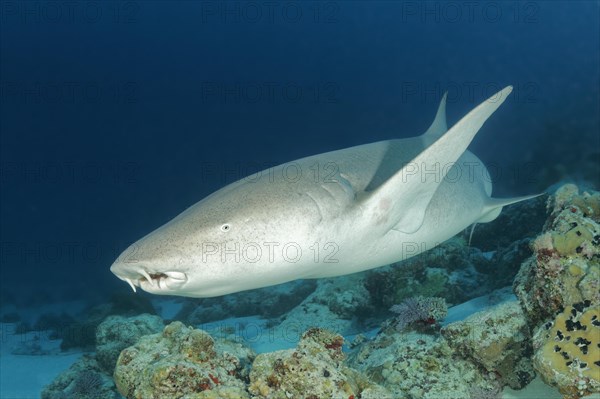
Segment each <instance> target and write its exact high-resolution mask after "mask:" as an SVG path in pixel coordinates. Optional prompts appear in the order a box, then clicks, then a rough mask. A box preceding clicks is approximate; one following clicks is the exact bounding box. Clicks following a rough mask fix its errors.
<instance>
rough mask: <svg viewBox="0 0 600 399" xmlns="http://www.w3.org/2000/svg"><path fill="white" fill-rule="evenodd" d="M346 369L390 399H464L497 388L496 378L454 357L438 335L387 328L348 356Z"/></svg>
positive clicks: (470, 363) (474, 365) (472, 364)
mask: <svg viewBox="0 0 600 399" xmlns="http://www.w3.org/2000/svg"><path fill="white" fill-rule="evenodd" d="M347 364H348V366H350V367H353V368H355V369H357V370H359V371H361V372H363V373H365V374H366V375H367V377H368V378H369V381H372V382H374V383H377V384H380V385H382V386H383V387H384V388H387V389H388V390H389V391H390V393H391V397H392V398H411V399H412V398H415V399H416V398H419V399H421V398H422V399H442V398H443V399H465V398H469V397H470V392H471V389H472V388H473V387H480V388H481V389H482V390H489V391H491V390H495V389H498V382H497V381H496V380H495V378H496V377H495V376H493V375H492V376H489V375H487V374H486V373H485V372H484V371H483V370H481V368H480V367H478V366H477V365H476V364H474V363H473V362H471V361H469V360H467V359H463V358H461V357H455V356H453V351H452V348H450V346H448V344H447V342H446V340H445V339H444V338H443V337H440V336H439V335H432V334H425V333H421V332H417V331H410V332H399V331H398V330H396V329H395V328H392V327H389V328H386V329H384V330H382V331H381V332H380V333H379V334H378V335H377V336H376V337H375V338H374V339H373V340H370V341H368V342H365V343H364V344H361V345H359V346H357V347H356V349H355V350H353V351H352V352H351V353H350V354H349V355H348V362H347Z"/></svg>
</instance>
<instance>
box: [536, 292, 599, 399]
mask: <svg viewBox="0 0 600 399" xmlns="http://www.w3.org/2000/svg"><path fill="white" fill-rule="evenodd" d="M534 347H535V349H536V351H535V355H534V358H533V361H534V364H535V368H536V370H538V371H539V373H540V374H541V377H542V379H543V380H544V381H546V382H547V383H548V384H550V385H552V386H556V387H558V389H559V390H560V391H561V393H563V394H564V395H565V397H567V398H580V397H582V396H584V395H587V394H590V393H594V392H600V306H598V305H596V306H593V307H591V303H590V301H584V302H579V303H576V304H573V305H572V306H568V307H566V308H565V309H564V311H563V312H560V313H559V314H558V315H557V316H556V318H555V319H554V321H551V322H548V323H545V324H544V325H542V326H540V327H539V328H538V330H537V331H536V333H535V335H534Z"/></svg>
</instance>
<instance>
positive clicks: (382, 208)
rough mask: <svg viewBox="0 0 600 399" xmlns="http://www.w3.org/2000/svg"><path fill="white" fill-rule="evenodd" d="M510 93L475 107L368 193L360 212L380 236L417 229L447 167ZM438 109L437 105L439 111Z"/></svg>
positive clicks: (509, 89)
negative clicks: (376, 227) (368, 219)
mask: <svg viewBox="0 0 600 399" xmlns="http://www.w3.org/2000/svg"><path fill="white" fill-rule="evenodd" d="M511 91H512V86H508V87H506V88H504V89H503V90H501V91H500V92H498V93H496V94H495V95H494V96H492V97H490V98H489V99H487V100H486V101H484V102H483V103H481V104H479V105H478V106H477V107H476V108H475V109H473V110H472V111H471V112H469V113H468V114H467V115H466V116H464V117H463V118H462V119H461V120H460V121H459V122H458V123H457V124H455V125H454V126H453V127H452V128H451V129H450V130H448V131H447V132H446V133H445V134H444V135H442V136H441V137H440V138H438V139H437V140H436V141H435V142H434V143H433V144H431V145H430V146H429V147H427V148H426V149H425V150H423V151H422V152H421V153H420V154H419V155H417V156H416V157H415V158H414V159H413V160H412V161H411V162H409V163H408V164H406V165H405V166H404V167H403V168H402V169H400V170H399V171H398V172H396V173H395V174H394V175H393V176H392V177H390V178H389V179H388V180H387V181H386V182H385V183H383V184H382V185H381V186H379V187H378V188H377V189H376V190H374V191H373V192H371V193H369V195H368V196H367V197H366V198H365V199H364V202H363V203H362V204H361V208H362V210H363V212H366V214H367V215H371V216H372V219H373V223H374V224H375V225H378V226H381V228H382V229H383V231H381V233H383V234H385V233H387V232H388V231H389V230H391V229H394V230H398V231H402V232H404V233H409V234H410V233H414V232H415V231H417V230H418V229H419V228H420V227H421V225H422V224H423V221H424V219H425V212H426V210H427V206H428V205H429V202H430V201H431V199H432V198H433V195H434V194H435V191H436V190H437V188H438V186H439V185H440V184H441V183H442V181H443V180H444V177H445V176H446V174H447V173H448V171H449V170H450V167H449V166H451V165H452V164H453V163H454V162H456V160H457V159H458V158H459V157H460V156H461V155H462V153H463V152H464V151H465V150H466V149H467V147H468V146H469V144H470V143H471V140H473V137H475V134H476V133H477V132H478V131H479V129H480V128H481V126H482V125H483V123H484V122H485V121H486V120H487V119H488V118H489V117H490V115H492V114H493V113H494V111H496V109H498V107H499V106H500V104H502V103H503V102H504V100H506V97H507V96H508V95H509V94H510V92H511ZM442 105H443V104H440V108H442ZM437 119H438V118H437V117H436V120H437ZM434 125H436V123H435V122H434ZM434 125H432V127H433V126H434ZM439 125H440V126H441V123H440V124H439ZM433 130H435V128H434V129H433Z"/></svg>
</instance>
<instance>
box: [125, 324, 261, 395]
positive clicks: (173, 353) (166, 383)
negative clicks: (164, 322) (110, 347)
mask: <svg viewBox="0 0 600 399" xmlns="http://www.w3.org/2000/svg"><path fill="white" fill-rule="evenodd" d="M218 349H219V348H218V347H217V346H215V341H214V340H213V338H212V337H211V336H210V335H208V334H207V333H206V332H204V331H202V330H196V329H193V328H191V327H186V326H184V325H183V324H182V323H181V322H173V323H171V324H169V325H168V326H166V327H165V328H164V330H163V331H162V333H159V334H153V335H147V336H144V337H142V338H141V339H140V340H139V341H138V342H137V343H136V344H135V345H133V346H131V347H128V348H126V349H124V350H123V351H122V352H121V355H120V356H119V359H118V361H117V366H116V368H115V372H114V378H115V383H116V385H117V389H118V390H119V392H120V393H121V394H122V395H123V396H125V397H126V398H144V399H146V398H148V399H152V398H156V399H171V398H173V399H174V398H182V397H185V398H190V399H191V398H194V399H200V398H213V397H214V398H247V397H248V394H247V392H246V389H245V384H244V378H245V376H244V371H245V369H244V366H243V363H249V361H250V359H246V360H245V361H240V359H239V358H238V357H236V356H234V355H232V354H231V353H228V352H224V351H223V352H222V351H219V350H218ZM249 353H251V352H249Z"/></svg>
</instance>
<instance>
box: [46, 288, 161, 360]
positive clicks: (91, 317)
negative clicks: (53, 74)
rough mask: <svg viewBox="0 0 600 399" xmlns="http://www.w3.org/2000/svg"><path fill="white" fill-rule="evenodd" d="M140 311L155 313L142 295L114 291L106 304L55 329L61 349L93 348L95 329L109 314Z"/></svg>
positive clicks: (89, 310) (131, 313) (88, 310)
mask: <svg viewBox="0 0 600 399" xmlns="http://www.w3.org/2000/svg"><path fill="white" fill-rule="evenodd" d="M141 313H148V314H156V311H155V310H154V307H153V306H152V304H151V303H150V301H149V300H148V299H147V298H146V297H144V296H142V295H136V296H133V295H130V294H127V295H125V294H122V293H115V294H113V295H112V296H111V299H110V301H109V302H108V303H106V304H101V305H98V306H94V307H91V308H89V309H86V310H85V312H84V313H83V314H82V316H81V319H80V320H76V321H73V322H72V323H70V324H68V325H66V326H65V325H63V328H62V329H60V330H59V331H57V338H62V342H61V346H60V347H61V349H62V350H67V349H71V348H83V349H93V348H94V347H95V345H96V329H97V328H98V326H99V325H100V323H102V321H103V320H104V319H105V318H107V317H108V316H110V315H123V316H133V315H137V314H141Z"/></svg>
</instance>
